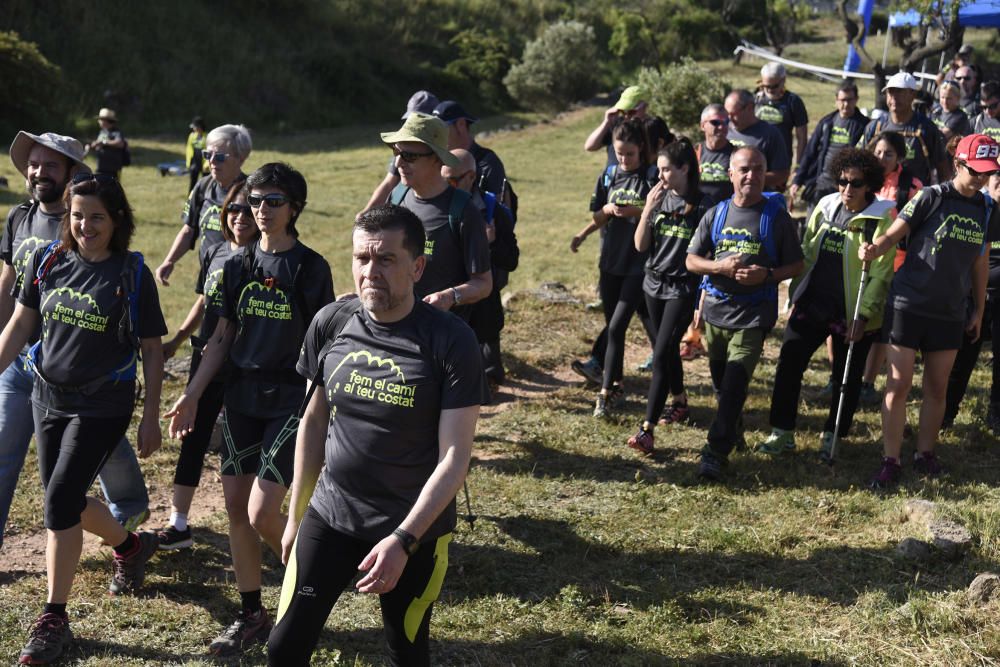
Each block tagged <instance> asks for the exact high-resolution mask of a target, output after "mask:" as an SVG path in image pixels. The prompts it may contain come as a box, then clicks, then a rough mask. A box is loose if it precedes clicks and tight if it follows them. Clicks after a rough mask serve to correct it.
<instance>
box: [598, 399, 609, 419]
mask: <svg viewBox="0 0 1000 667" xmlns="http://www.w3.org/2000/svg"><path fill="white" fill-rule="evenodd" d="M609 414H610V412H609V411H608V401H607V398H606V397H605V396H604V394H598V395H597V398H596V399H594V416H595V417H597V418H598V419H604V418H606V417H607V416H608V415H609Z"/></svg>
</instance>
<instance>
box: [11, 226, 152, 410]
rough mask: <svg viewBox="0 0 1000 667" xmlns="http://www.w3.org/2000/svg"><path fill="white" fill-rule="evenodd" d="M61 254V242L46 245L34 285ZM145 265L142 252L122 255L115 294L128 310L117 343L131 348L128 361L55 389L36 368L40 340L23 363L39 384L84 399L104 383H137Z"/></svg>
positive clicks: (31, 348)
mask: <svg viewBox="0 0 1000 667" xmlns="http://www.w3.org/2000/svg"><path fill="white" fill-rule="evenodd" d="M64 252H65V248H63V247H62V241H58V240H56V241H53V242H52V243H50V244H49V245H48V247H46V248H45V252H43V253H42V259H41V261H40V262H39V265H38V270H37V271H36V272H35V279H34V283H35V284H36V285H39V284H41V283H42V282H44V281H45V278H46V276H48V273H49V269H51V268H52V265H53V264H55V263H56V261H58V259H59V256H60V255H61V254H62V253H64ZM144 263H145V258H144V257H143V256H142V253H141V252H137V251H131V252H129V253H127V254H126V255H125V260H124V261H123V262H122V268H121V272H120V273H119V280H120V284H119V289H118V292H119V294H120V295H121V296H123V297H124V298H125V299H126V302H127V307H126V308H123V309H122V317H121V319H120V320H119V322H118V341H119V342H121V343H126V342H127V343H128V344H129V347H131V348H132V351H131V352H129V355H128V357H127V358H126V359H125V360H123V363H122V365H121V366H119V367H118V368H116V369H114V370H112V371H111V372H110V373H108V374H107V375H105V376H103V377H99V378H94V379H93V380H91V381H90V382H86V383H84V384H82V385H78V386H73V387H67V386H65V385H55V384H53V383H51V382H49V381H48V380H46V379H45V377H44V376H43V375H42V373H41V369H39V368H38V364H37V359H38V351H39V350H40V349H41V345H42V341H41V339H39V340H37V341H36V342H35V344H34V345H32V346H31V347H30V348H29V349H28V354H27V358H26V360H27V365H28V368H29V369H30V370H31V371H33V372H34V374H35V375H37V376H38V377H39V378H40V379H41V380H42V382H44V383H45V384H47V385H51V386H55V387H56V388H58V389H61V390H63V391H76V392H79V393H81V394H84V395H89V394H92V393H94V392H95V391H97V390H98V389H99V388H101V387H102V386H104V384H105V383H107V382H111V383H112V384H118V383H119V382H123V381H124V382H130V381H132V380H136V379H137V368H138V365H139V363H138V362H139V361H140V360H141V359H142V354H141V352H142V347H141V345H140V342H139V338H140V334H139V331H138V324H139V286H140V284H141V281H142V268H143V265H144ZM140 391H141V390H140ZM138 397H139V395H138V392H137V393H136V400H137V401H138Z"/></svg>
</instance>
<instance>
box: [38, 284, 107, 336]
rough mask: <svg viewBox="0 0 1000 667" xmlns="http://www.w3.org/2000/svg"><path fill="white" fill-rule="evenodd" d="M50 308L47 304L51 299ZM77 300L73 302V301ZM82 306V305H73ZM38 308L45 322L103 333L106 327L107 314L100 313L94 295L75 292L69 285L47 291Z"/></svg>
mask: <svg viewBox="0 0 1000 667" xmlns="http://www.w3.org/2000/svg"><path fill="white" fill-rule="evenodd" d="M53 300H54V303H53V305H52V308H51V309H48V304H49V302H50V301H53ZM74 301H75V302H77V303H76V304H74V303H73V302H74ZM74 305H76V306H83V307H74ZM40 310H41V311H42V312H43V313H45V315H44V319H45V322H46V323H48V322H59V323H60V324H65V325H67V326H71V327H77V328H78V329H86V330H88V331H93V332H95V333H104V332H105V331H107V329H108V319H109V318H108V316H107V315H101V309H100V308H99V307H98V305H97V301H95V300H94V297H92V296H90V295H89V294H84V293H83V292H77V291H76V290H75V289H73V288H71V287H57V288H56V289H54V290H52V291H50V292H47V293H46V294H45V298H44V299H42V303H41V308H40Z"/></svg>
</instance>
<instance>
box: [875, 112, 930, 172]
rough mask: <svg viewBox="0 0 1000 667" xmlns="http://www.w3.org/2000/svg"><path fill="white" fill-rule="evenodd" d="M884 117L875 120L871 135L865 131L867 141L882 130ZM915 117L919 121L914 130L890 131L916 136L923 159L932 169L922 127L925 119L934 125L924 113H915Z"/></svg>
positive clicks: (906, 136)
mask: <svg viewBox="0 0 1000 667" xmlns="http://www.w3.org/2000/svg"><path fill="white" fill-rule="evenodd" d="M885 118H886V117H885V116H882V117H880V118H879V119H878V120H876V121H875V129H874V130H873V131H872V133H871V135H868V134H867V133H865V134H866V138H867V141H871V140H872V139H874V138H875V137H877V136H878V135H879V133H880V132H881V131H882V127H883V124H884V122H885ZM916 118H917V120H918V123H919V125H918V127H917V129H916V130H892V131H893V132H895V133H896V134H898V135H900V136H901V137H904V138H911V139H912V138H916V140H917V141H919V142H920V151H921V152H922V153H923V154H924V159H925V160H927V161H928V166H929V167H930V168H932V169H933V168H934V165H932V164H930V159H931V152H930V150H929V149H928V148H927V143H926V142H925V141H924V127H925V126H926V124H925V123H924V121H925V120H926V121H928V122H930V123H931V126H934V121H932V120H930V119H928V118H927V116H924V115H917V116H916ZM935 129H936V126H935ZM872 148H874V147H872ZM900 162H902V160H900Z"/></svg>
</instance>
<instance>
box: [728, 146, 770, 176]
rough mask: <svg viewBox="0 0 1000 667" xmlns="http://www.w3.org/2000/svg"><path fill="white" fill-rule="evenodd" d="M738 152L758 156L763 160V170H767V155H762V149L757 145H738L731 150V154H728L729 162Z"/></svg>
mask: <svg viewBox="0 0 1000 667" xmlns="http://www.w3.org/2000/svg"><path fill="white" fill-rule="evenodd" d="M738 153H749V154H750V155H754V156H756V157H759V158H760V159H761V160H762V161H763V162H764V171H767V156H766V155H764V151H762V150H761V149H760V148H758V147H757V146H751V145H750V144H747V145H745V146H740V147H739V148H737V149H736V150H734V151H733V153H732V155H730V156H729V160H730V162H731V161H732V159H733V158H734V157H736V155H737V154H738Z"/></svg>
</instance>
